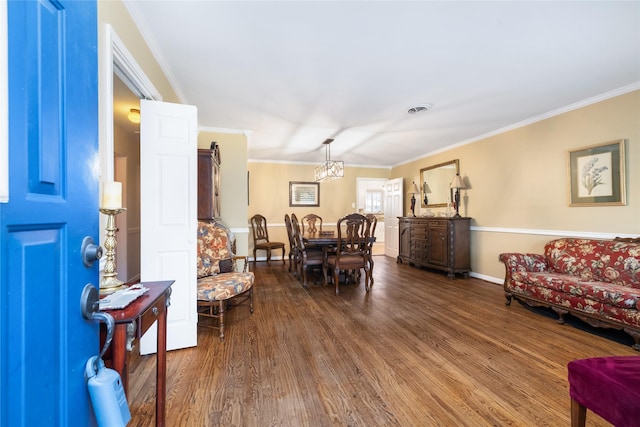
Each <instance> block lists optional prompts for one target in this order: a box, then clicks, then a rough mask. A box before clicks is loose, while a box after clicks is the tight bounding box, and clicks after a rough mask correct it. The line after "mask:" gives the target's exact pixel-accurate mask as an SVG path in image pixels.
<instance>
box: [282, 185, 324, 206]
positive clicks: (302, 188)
mask: <svg viewBox="0 0 640 427" xmlns="http://www.w3.org/2000/svg"><path fill="white" fill-rule="evenodd" d="M289 206H291V207H296V206H312V207H313V206H320V184H319V183H317V182H300V181H289Z"/></svg>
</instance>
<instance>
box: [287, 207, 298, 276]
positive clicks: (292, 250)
mask: <svg viewBox="0 0 640 427" xmlns="http://www.w3.org/2000/svg"><path fill="white" fill-rule="evenodd" d="M294 215H295V214H294ZM284 225H285V227H286V229H287V237H288V238H289V271H291V268H292V267H293V265H294V263H295V264H296V268H295V269H294V271H293V274H294V275H295V274H297V273H298V271H297V256H298V255H297V246H296V241H295V238H294V236H293V226H292V225H291V218H290V217H289V214H284Z"/></svg>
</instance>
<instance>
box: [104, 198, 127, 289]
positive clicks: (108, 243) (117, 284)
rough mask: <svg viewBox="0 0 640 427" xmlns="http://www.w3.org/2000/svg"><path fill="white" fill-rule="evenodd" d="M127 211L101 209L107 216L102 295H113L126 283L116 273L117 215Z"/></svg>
mask: <svg viewBox="0 0 640 427" xmlns="http://www.w3.org/2000/svg"><path fill="white" fill-rule="evenodd" d="M124 211H126V209H125V208H120V209H106V208H100V212H102V213H103V214H105V215H107V227H106V228H105V229H106V230H107V237H106V239H105V241H104V249H105V251H106V252H105V254H106V256H107V258H106V262H105V264H104V272H103V274H102V280H100V293H102V294H107V293H113V292H115V291H117V290H118V289H120V288H121V287H122V285H123V284H124V282H123V281H122V280H120V279H118V277H117V273H116V246H117V244H118V243H117V242H116V215H118V214H119V213H122V212H124Z"/></svg>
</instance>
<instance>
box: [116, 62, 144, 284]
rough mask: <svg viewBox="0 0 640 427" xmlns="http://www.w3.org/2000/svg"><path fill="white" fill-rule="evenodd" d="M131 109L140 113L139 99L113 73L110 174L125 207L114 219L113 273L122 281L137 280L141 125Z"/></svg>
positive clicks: (138, 267) (138, 269)
mask: <svg viewBox="0 0 640 427" xmlns="http://www.w3.org/2000/svg"><path fill="white" fill-rule="evenodd" d="M131 109H137V110H140V99H139V98H138V97H137V96H136V95H135V94H134V93H133V92H132V91H131V90H130V89H129V88H128V87H127V86H126V85H125V84H124V82H123V81H122V79H120V77H118V75H117V74H113V140H114V141H113V143H114V144H113V145H114V152H113V165H114V172H113V173H114V180H115V181H118V182H121V183H122V205H123V206H124V207H126V208H127V210H126V211H124V212H122V213H121V214H119V215H117V216H116V241H117V242H118V245H117V248H116V270H117V274H118V278H119V279H120V280H122V281H124V282H135V281H139V280H140V225H141V219H140V172H139V171H140V124H139V123H135V121H131V120H130V119H129V118H128V115H129V112H130V110H131Z"/></svg>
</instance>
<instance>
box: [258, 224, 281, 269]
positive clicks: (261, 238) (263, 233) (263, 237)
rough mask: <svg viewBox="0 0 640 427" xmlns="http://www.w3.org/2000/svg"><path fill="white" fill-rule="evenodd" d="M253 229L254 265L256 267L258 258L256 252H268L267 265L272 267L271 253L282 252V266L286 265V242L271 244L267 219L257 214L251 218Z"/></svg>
mask: <svg viewBox="0 0 640 427" xmlns="http://www.w3.org/2000/svg"><path fill="white" fill-rule="evenodd" d="M251 229H252V231H253V265H254V266H255V265H256V261H257V256H256V251H259V250H261V251H266V252H267V264H268V265H271V251H273V250H278V249H281V250H282V265H284V264H285V260H284V259H285V249H284V242H271V241H270V240H269V231H268V230H267V219H266V218H265V217H264V216H262V215H260V214H255V215H254V216H252V217H251Z"/></svg>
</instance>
